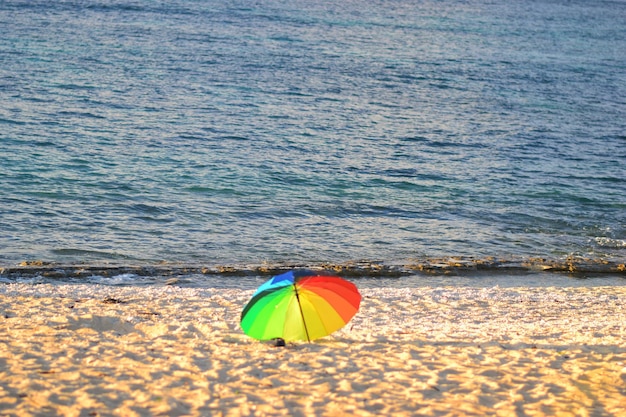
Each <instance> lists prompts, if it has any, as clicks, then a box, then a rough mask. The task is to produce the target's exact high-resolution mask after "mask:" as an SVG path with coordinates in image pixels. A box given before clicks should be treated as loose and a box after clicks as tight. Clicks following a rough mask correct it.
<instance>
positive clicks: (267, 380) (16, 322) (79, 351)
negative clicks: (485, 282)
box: [0, 284, 626, 416]
mask: <svg viewBox="0 0 626 417" xmlns="http://www.w3.org/2000/svg"><path fill="white" fill-rule="evenodd" d="M252 292H253V291H251V290H237V289H198V288H181V287H175V286H163V287H130V286H128V287H111V286H104V285H94V284H87V285H85V284H72V285H58V284H56V285H51V284H38V285H29V284H3V285H1V286H0V312H1V313H2V316H1V318H0V321H1V323H2V326H0V340H2V341H3V347H2V348H1V349H0V363H2V364H3V366H2V367H1V368H0V369H1V370H0V381H1V382H0V413H2V414H3V415H25V416H27V415H41V413H51V414H62V415H67V416H80V415H94V416H97V415H120V416H122V415H123V416H134V415H135V416H151V415H169V416H174V415H176V416H182V415H192V416H201V415H224V416H249V415H255V416H265V415H267V416H280V415H301V416H305V415H342V414H343V415H346V414H354V415H364V416H368V415H372V416H373V415H392V414H393V415H407V416H409V415H416V414H418V415H426V416H459V415H475V416H479V415H503V416H504V415H520V414H526V415H545V416H549V415H556V414H558V413H560V414H559V415H572V416H581V415H582V416H585V415H586V416H605V415H620V414H624V413H626V405H625V404H624V402H623V399H624V398H625V397H626V287H579V288H523V287H519V288H506V289H502V288H497V287H494V288H468V287H465V288H464V287H425V288H414V289H409V288H404V289H393V288H381V289H362V290H361V292H362V295H363V302H362V305H361V309H360V311H359V312H358V313H357V315H356V316H355V317H354V319H353V320H352V321H351V322H350V323H348V325H347V326H346V327H344V328H343V329H341V330H340V331H338V332H336V333H335V334H333V335H331V336H329V337H326V338H323V339H320V340H319V341H315V342H313V343H304V342H302V343H290V344H288V345H287V346H286V347H285V348H279V347H274V346H272V345H271V344H268V343H263V342H258V341H256V340H253V339H250V338H248V337H247V336H245V335H244V334H243V332H242V331H241V329H240V328H239V324H238V320H239V315H240V313H241V308H242V307H243V305H244V304H245V303H246V302H247V300H248V298H249V297H250V296H251V295H252Z"/></svg>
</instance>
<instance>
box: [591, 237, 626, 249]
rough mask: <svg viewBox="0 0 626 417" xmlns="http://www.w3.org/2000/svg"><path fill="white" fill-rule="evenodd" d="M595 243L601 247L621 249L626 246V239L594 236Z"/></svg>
mask: <svg viewBox="0 0 626 417" xmlns="http://www.w3.org/2000/svg"><path fill="white" fill-rule="evenodd" d="M594 241H595V242H596V245H598V246H600V247H601V248H612V249H623V248H626V240H624V239H612V238H610V237H596V238H595V239H594Z"/></svg>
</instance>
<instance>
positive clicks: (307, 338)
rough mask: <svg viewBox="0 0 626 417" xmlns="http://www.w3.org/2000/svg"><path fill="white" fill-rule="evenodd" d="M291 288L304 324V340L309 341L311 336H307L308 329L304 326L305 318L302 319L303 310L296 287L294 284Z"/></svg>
mask: <svg viewBox="0 0 626 417" xmlns="http://www.w3.org/2000/svg"><path fill="white" fill-rule="evenodd" d="M293 290H294V291H295V292H296V300H298V307H299V308H300V316H301V317H302V324H303V325H304V332H305V333H306V340H307V342H310V341H311V338H310V337H309V329H307V328H306V320H305V319H304V312H303V311H302V304H300V296H299V295H298V287H296V284H294V285H293Z"/></svg>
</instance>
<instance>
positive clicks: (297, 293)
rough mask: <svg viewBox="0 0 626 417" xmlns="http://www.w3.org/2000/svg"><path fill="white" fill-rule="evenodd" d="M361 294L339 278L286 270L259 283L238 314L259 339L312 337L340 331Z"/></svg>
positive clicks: (354, 312) (250, 331)
mask: <svg viewBox="0 0 626 417" xmlns="http://www.w3.org/2000/svg"><path fill="white" fill-rule="evenodd" d="M360 304H361V294H359V291H358V290H357V288H356V286H355V285H354V284H353V283H351V282H349V281H346V280H344V279H342V278H339V277H336V276H331V275H324V274H320V273H316V272H313V271H307V270H296V271H289V272H287V273H284V274H282V275H277V276H275V277H273V278H272V279H270V280H269V281H267V282H265V283H264V284H263V285H261V286H260V287H259V288H258V289H257V291H256V292H255V293H254V294H253V296H252V299H251V300H250V301H249V302H248V304H247V305H246V306H245V307H244V309H243V312H242V313H241V328H242V329H243V331H244V332H245V333H246V334H247V335H248V336H250V337H253V338H255V339H258V340H271V339H276V338H281V339H284V340H285V341H292V340H307V341H311V340H315V339H319V338H320V337H324V336H328V335H329V334H331V333H332V332H334V331H336V330H339V329H340V328H342V327H343V326H345V325H346V323H348V321H350V319H351V318H352V317H353V316H354V315H355V314H356V312H357V311H358V309H359V305H360Z"/></svg>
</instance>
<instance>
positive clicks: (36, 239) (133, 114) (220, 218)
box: [0, 0, 626, 269]
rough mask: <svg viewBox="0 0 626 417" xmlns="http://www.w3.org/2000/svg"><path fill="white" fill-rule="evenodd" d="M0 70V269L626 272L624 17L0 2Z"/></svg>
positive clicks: (487, 2) (616, 6)
mask: <svg viewBox="0 0 626 417" xmlns="http://www.w3.org/2000/svg"><path fill="white" fill-rule="evenodd" d="M0 63H1V65H0V99H1V102H0V103H1V104H0V266H4V267H12V266H16V265H19V264H20V263H22V264H23V265H37V264H43V265H47V264H48V263H52V264H64V265H75V264H79V265H102V264H106V265H135V266H142V267H143V266H146V265H147V266H150V265H152V266H155V267H156V266H158V265H231V266H234V268H235V269H236V268H237V266H238V265H239V266H240V265H269V266H272V265H283V264H297V265H305V266H312V265H321V264H338V265H347V264H350V263H354V262H359V263H360V264H371V263H378V264H390V265H407V264H412V263H416V262H421V261H424V260H427V259H433V258H437V259H449V258H450V257H461V258H463V259H471V260H472V261H473V262H474V261H477V262H484V261H488V260H492V259H503V260H507V261H510V262H517V263H520V262H523V260H525V259H537V258H540V259H542V260H547V261H548V262H549V261H554V262H564V260H566V259H569V260H571V259H582V260H585V262H588V263H591V264H594V265H605V264H608V265H612V266H611V268H613V266H614V265H619V264H620V263H621V264H623V263H624V260H625V259H626V181H625V180H626V2H624V1H608V0H607V1H603V0H595V1H586V0H585V1H583V0H571V1H569V0H568V1H566V0H562V1H561V0H481V1H479V0H438V1H435V0H423V1H417V0H416V1H409V0H397V1H375V0H374V1H371V0H368V1H359V0H346V1H343V0H342V1H324V0H306V1H301V0H290V1H279V0H260V1H249V0H245V1H244V0H241V1H238V0H233V1H212V0H195V1H194V0H171V1H153V0H58V1H49V0H46V1H44V0H3V1H1V2H0ZM535 264H536V263H535Z"/></svg>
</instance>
